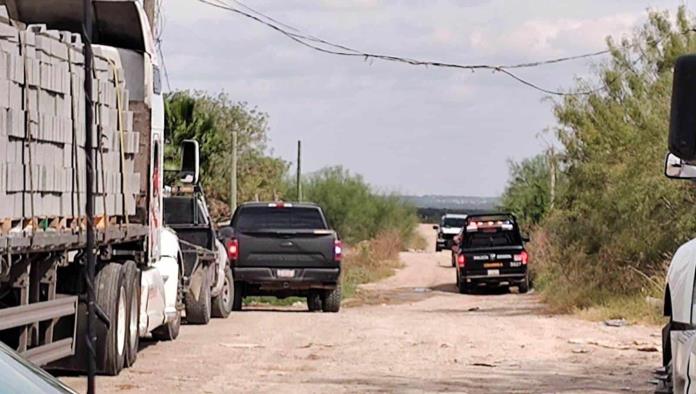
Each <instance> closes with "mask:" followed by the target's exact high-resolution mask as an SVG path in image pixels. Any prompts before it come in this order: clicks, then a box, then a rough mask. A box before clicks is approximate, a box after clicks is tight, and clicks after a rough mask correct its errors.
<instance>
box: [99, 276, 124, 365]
mask: <svg viewBox="0 0 696 394" xmlns="http://www.w3.org/2000/svg"><path fill="white" fill-rule="evenodd" d="M95 292H96V299H97V304H98V305H99V307H100V308H101V309H102V311H104V313H105V314H106V316H107V317H108V318H109V321H110V322H111V324H110V326H109V327H108V328H107V327H106V325H105V324H101V323H98V324H97V327H96V329H97V369H98V370H99V371H101V372H102V373H104V374H106V375H111V376H115V375H118V373H119V372H121V370H122V369H123V366H124V360H125V356H126V353H127V351H126V346H127V343H128V338H127V336H128V334H127V333H128V304H129V303H128V299H127V292H126V283H125V281H124V270H123V269H122V266H121V264H117V263H110V264H107V265H106V266H105V267H104V268H102V270H101V271H99V273H98V274H97V277H96V280H95Z"/></svg>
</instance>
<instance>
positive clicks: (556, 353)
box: [63, 227, 660, 393]
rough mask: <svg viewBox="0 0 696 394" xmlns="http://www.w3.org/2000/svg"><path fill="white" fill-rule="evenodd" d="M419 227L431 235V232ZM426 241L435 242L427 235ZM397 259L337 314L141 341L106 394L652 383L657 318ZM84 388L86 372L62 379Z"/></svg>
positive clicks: (446, 264)
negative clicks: (593, 308)
mask: <svg viewBox="0 0 696 394" xmlns="http://www.w3.org/2000/svg"><path fill="white" fill-rule="evenodd" d="M424 231H427V234H428V235H430V233H431V232H432V230H430V231H428V230H427V229H426V228H425V227H424ZM431 244H432V242H431ZM402 259H403V262H404V268H403V269H401V270H399V272H397V274H396V275H395V276H393V277H391V278H389V279H387V280H385V281H382V282H380V283H377V284H373V285H369V286H366V287H365V293H364V297H365V298H366V300H367V304H365V305H361V306H354V307H345V308H343V309H342V310H341V312H340V313H338V314H322V313H308V312H304V309H303V308H300V307H296V308H289V309H284V310H263V309H256V310H252V311H245V312H241V313H235V314H233V315H232V316H230V318H229V319H227V320H214V321H212V322H211V324H210V325H208V326H184V327H182V330H181V335H180V337H179V339H178V340H176V341H175V342H171V343H165V342H161V343H156V342H149V343H145V344H143V347H144V348H143V349H142V351H141V352H140V354H139V356H138V361H137V363H136V365H135V366H134V367H133V368H131V369H129V370H126V371H124V372H123V373H121V375H120V376H118V377H114V378H110V377H100V378H98V380H97V388H98V391H99V392H104V393H130V392H133V393H146V392H149V393H155V392H159V393H172V392H187V393H194V392H195V393H198V392H201V393H219V392H438V391H449V392H470V393H505V392H520V393H530V392H540V393H549V392H564V393H572V392H578V393H579V392H583V393H584V392H648V391H649V390H650V389H651V386H650V385H649V384H648V383H647V382H648V380H649V379H650V375H651V371H652V369H654V368H655V367H656V366H658V364H659V360H660V355H659V353H657V352H650V351H649V350H653V349H657V348H659V337H658V335H657V334H658V333H659V329H658V328H656V327H639V326H628V327H620V328H612V327H607V326H605V325H604V324H602V323H592V322H587V321H582V320H578V319H575V318H572V317H568V316H551V315H548V314H546V313H545V312H544V306H543V305H542V304H541V303H540V302H539V300H538V298H537V297H536V296H535V295H534V294H527V295H519V294H498V295H496V294H494V295H490V294H488V295H460V294H457V293H456V289H455V287H454V284H453V282H454V279H455V273H454V271H453V269H452V268H451V267H450V261H449V256H448V255H447V254H446V253H440V254H435V253H434V252H431V253H404V254H403V255H402ZM63 380H64V381H65V382H67V383H68V384H69V385H71V386H73V387H75V388H76V389H78V390H80V391H84V388H85V381H84V380H85V379H84V378H82V377H80V378H75V377H68V378H63Z"/></svg>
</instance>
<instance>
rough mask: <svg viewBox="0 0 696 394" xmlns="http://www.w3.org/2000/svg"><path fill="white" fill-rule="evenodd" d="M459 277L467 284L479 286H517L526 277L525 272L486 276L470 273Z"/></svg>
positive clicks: (463, 273) (464, 273)
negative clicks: (506, 284)
mask: <svg viewBox="0 0 696 394" xmlns="http://www.w3.org/2000/svg"><path fill="white" fill-rule="evenodd" d="M461 277H462V278H463V280H464V281H466V282H467V283H480V284H502V283H508V284H519V283H520V282H522V281H524V280H525V278H526V277H527V270H524V271H518V272H501V273H500V274H498V275H487V274H481V273H479V272H472V273H469V274H467V273H466V272H462V275H461Z"/></svg>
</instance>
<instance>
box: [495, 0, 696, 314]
mask: <svg viewBox="0 0 696 394" xmlns="http://www.w3.org/2000/svg"><path fill="white" fill-rule="evenodd" d="M693 25H694V21H692V20H690V19H689V18H688V17H687V15H686V12H685V9H684V8H681V9H680V10H679V12H678V14H677V17H676V19H675V20H672V18H670V16H669V15H668V13H666V12H650V14H649V18H648V21H647V22H646V23H645V25H644V26H642V27H641V28H640V29H638V30H636V31H635V33H634V34H633V36H632V37H631V38H626V39H622V40H621V41H620V42H615V41H614V40H612V39H608V41H607V42H608V46H609V49H610V52H611V59H610V60H609V61H607V62H606V63H604V64H600V65H598V66H597V76H598V79H599V80H600V81H601V83H602V84H603V85H602V86H603V89H601V90H596V91H594V92H593V93H591V94H585V95H577V96H568V97H565V98H563V99H562V100H561V101H559V102H557V103H556V106H555V115H556V118H557V121H558V124H559V126H558V128H557V130H556V131H557V137H558V141H559V142H560V143H561V144H562V147H563V150H562V152H561V153H560V154H559V156H558V158H559V168H558V171H559V172H560V174H559V177H560V178H562V182H560V183H559V184H558V185H557V189H556V199H555V201H554V206H553V208H551V209H542V210H539V209H538V208H539V205H538V204H536V203H534V204H529V203H526V202H528V201H544V199H546V198H547V196H548V192H547V191H546V188H544V187H537V186H535V185H536V184H537V183H535V182H532V183H530V184H529V186H525V185H524V183H520V182H518V181H519V179H518V178H517V177H513V179H512V181H513V183H512V184H511V187H510V188H509V189H508V190H513V189H514V188H515V187H518V186H520V187H522V189H524V190H523V193H516V194H514V195H513V194H508V196H509V197H515V196H517V197H519V196H523V197H524V198H517V197H515V198H513V199H512V200H510V199H508V200H506V203H507V204H508V205H509V206H511V207H513V208H514V207H526V208H525V209H527V213H528V214H530V216H531V217H532V218H534V217H536V216H537V215H538V212H542V213H543V214H542V217H541V219H540V220H539V223H540V224H539V227H538V229H537V232H536V234H535V235H533V240H534V242H533V244H532V245H530V247H531V248H532V251H533V253H532V257H533V258H534V260H533V261H534V262H535V270H536V271H537V277H538V280H537V283H538V284H540V285H541V286H543V287H544V289H545V294H546V296H547V299H549V300H552V301H553V302H554V303H556V304H558V306H559V307H561V308H564V309H572V308H577V307H580V308H586V307H592V306H605V305H607V304H608V303H611V302H612V300H613V299H619V298H625V297H636V296H640V297H643V298H645V296H654V295H656V293H659V292H660V291H661V290H662V289H664V282H663V278H664V269H665V264H666V261H668V260H669V259H670V257H671V254H672V253H673V251H674V250H675V249H676V248H677V247H678V246H679V245H680V244H681V243H683V242H684V241H685V240H687V239H689V238H691V237H693V235H694V233H696V204H694V201H695V200H696V193H695V192H694V188H693V187H692V186H691V185H689V184H688V183H684V182H676V181H670V180H668V179H666V178H665V177H664V176H663V168H664V167H663V166H664V157H665V153H666V151H667V144H666V142H667V132H668V128H669V125H668V122H669V103H670V96H671V85H672V68H673V65H674V61H675V59H676V58H677V56H679V55H681V54H685V53H691V52H694V51H696V33H693V32H692V31H691V27H692V26H693ZM595 86H596V82H585V81H579V83H578V87H577V90H578V91H587V90H588V89H590V88H592V87H595ZM532 178H533V177H532ZM537 178H538V179H543V175H542V176H539V177H537ZM518 191H519V190H518ZM535 193H536V196H533V195H534V194H535ZM530 195H532V196H533V197H532V198H528V197H529V196H530ZM540 240H542V241H543V242H539V241H540Z"/></svg>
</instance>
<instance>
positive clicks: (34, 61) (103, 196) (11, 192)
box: [0, 23, 140, 220]
mask: <svg viewBox="0 0 696 394" xmlns="http://www.w3.org/2000/svg"><path fill="white" fill-rule="evenodd" d="M82 49H83V48H82V43H81V41H80V36H79V35H76V34H72V33H69V32H60V31H54V30H48V29H47V28H46V27H45V26H43V25H31V26H29V27H28V28H27V29H26V30H22V31H18V30H17V29H16V28H14V27H12V26H9V25H6V24H3V23H0V157H2V156H4V158H3V159H0V200H1V201H2V202H3V204H0V220H5V219H8V218H9V219H28V218H30V217H32V216H33V217H35V218H39V219H40V218H44V217H73V218H74V217H78V216H83V215H84V214H85V209H84V206H85V202H86V190H87V189H86V179H85V168H86V163H87V161H86V157H87V152H86V150H85V142H86V132H85V130H86V128H85V112H86V111H85V96H84V88H83V86H84V79H85V75H84V70H83V65H84V56H83V54H82ZM107 55H109V53H102V52H101V49H100V47H95V59H94V75H92V76H89V77H91V78H93V81H94V84H93V86H94V90H93V96H92V101H93V102H94V108H93V110H94V114H95V122H94V133H93V134H92V135H91V138H92V145H93V149H94V151H93V152H92V153H93V154H94V156H95V163H96V173H95V185H94V188H93V190H94V192H95V193H96V199H95V214H97V215H102V214H104V215H109V216H114V215H115V216H123V215H134V214H135V200H136V195H137V194H138V193H139V190H140V174H135V173H134V159H135V155H137V154H138V153H139V152H138V142H139V134H138V133H136V132H135V131H134V130H133V113H132V112H131V111H129V108H128V103H129V94H128V90H127V88H126V86H125V78H124V74H123V69H122V68H120V66H119V65H118V63H117V62H114V61H109V60H108V56H107Z"/></svg>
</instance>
